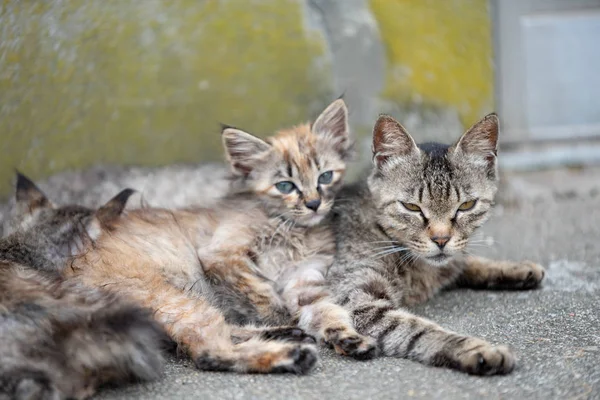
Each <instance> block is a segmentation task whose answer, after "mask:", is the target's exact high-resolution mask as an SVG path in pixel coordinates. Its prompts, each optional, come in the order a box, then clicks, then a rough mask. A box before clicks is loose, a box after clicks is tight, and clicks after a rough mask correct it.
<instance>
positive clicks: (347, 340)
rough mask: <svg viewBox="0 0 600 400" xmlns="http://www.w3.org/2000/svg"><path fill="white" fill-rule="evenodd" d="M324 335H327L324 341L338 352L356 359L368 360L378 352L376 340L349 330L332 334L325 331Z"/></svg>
mask: <svg viewBox="0 0 600 400" xmlns="http://www.w3.org/2000/svg"><path fill="white" fill-rule="evenodd" d="M327 333H329V335H327ZM326 336H329V339H327V340H326V343H327V344H328V345H329V346H330V347H333V349H334V350H335V352H336V353H338V354H341V355H344V356H349V357H352V358H355V359H357V360H370V359H372V358H375V357H377V355H378V354H379V347H378V346H377V341H376V340H375V339H373V338H371V337H368V336H363V335H360V334H358V333H356V332H351V331H342V332H336V333H334V334H332V333H331V332H326Z"/></svg>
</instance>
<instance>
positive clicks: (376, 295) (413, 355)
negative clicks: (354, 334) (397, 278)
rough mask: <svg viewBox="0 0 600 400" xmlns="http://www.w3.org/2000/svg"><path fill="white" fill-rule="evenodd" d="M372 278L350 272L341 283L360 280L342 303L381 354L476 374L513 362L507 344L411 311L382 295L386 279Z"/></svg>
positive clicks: (493, 371)
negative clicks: (455, 329)
mask: <svg viewBox="0 0 600 400" xmlns="http://www.w3.org/2000/svg"><path fill="white" fill-rule="evenodd" d="M372 278H373V277H372ZM373 279H374V280H371V281H365V280H364V274H363V275H362V281H361V280H360V279H353V277H352V276H350V277H349V278H348V280H347V281H345V283H344V284H345V285H346V288H348V287H349V286H351V282H362V284H360V283H358V284H355V285H354V287H353V288H352V290H350V291H348V292H347V293H349V295H348V296H347V297H345V298H343V299H342V301H341V303H343V304H345V307H346V308H347V309H348V310H350V312H351V314H352V316H353V320H354V325H355V326H356V329H357V330H358V331H359V332H360V333H362V334H364V335H369V336H371V337H373V338H375V339H376V340H377V343H378V345H379V347H380V349H381V352H382V354H384V355H386V356H391V357H400V358H408V359H411V360H415V361H419V362H421V363H423V364H427V365H432V366H439V367H450V368H454V369H457V370H459V371H463V372H467V373H469V374H476V375H493V374H506V373H509V372H511V371H512V369H513V368H514V366H515V357H514V355H513V354H512V352H511V350H509V349H508V348H507V347H505V346H494V345H492V344H490V343H488V342H486V341H484V340H481V339H478V338H474V337H469V336H465V335H460V334H457V333H454V332H451V331H448V330H446V329H443V328H442V327H440V326H439V325H437V324H435V323H433V322H431V321H429V320H427V319H424V318H420V317H417V316H415V315H412V314H410V313H409V312H407V311H405V310H403V309H401V308H400V307H398V305H397V304H395V303H394V302H393V301H392V300H391V298H390V297H389V296H387V294H386V288H387V287H389V284H387V283H386V282H382V281H377V279H376V278H373ZM380 279H382V278H380ZM382 285H383V286H382Z"/></svg>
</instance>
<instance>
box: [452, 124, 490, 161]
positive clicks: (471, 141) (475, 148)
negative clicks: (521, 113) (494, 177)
mask: <svg viewBox="0 0 600 400" xmlns="http://www.w3.org/2000/svg"><path fill="white" fill-rule="evenodd" d="M498 129H499V121H498V116H497V115H496V114H495V113H492V114H489V115H486V116H485V117H483V119H481V120H480V121H479V122H477V123H476V124H475V125H473V126H472V127H471V128H469V130H468V131H467V132H465V133H464V134H463V135H462V137H461V138H460V139H459V140H458V142H457V143H456V145H455V151H456V152H457V153H460V154H463V155H466V156H468V158H469V160H471V161H473V162H475V163H485V164H486V165H487V166H488V167H491V168H495V167H496V156H497V154H498Z"/></svg>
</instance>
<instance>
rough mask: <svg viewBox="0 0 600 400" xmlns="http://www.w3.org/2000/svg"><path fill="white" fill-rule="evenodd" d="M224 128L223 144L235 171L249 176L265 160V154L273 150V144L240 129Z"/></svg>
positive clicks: (237, 173)
mask: <svg viewBox="0 0 600 400" xmlns="http://www.w3.org/2000/svg"><path fill="white" fill-rule="evenodd" d="M223 128H224V129H223V132H222V138H223V146H224V147H225V154H226V157H227V161H229V163H230V164H231V168H232V170H233V173H234V174H236V175H241V176H248V175H249V174H250V172H252V170H253V169H254V168H255V167H256V166H257V165H258V164H259V163H260V162H261V161H262V160H263V158H264V156H265V154H266V153H267V152H268V151H269V150H271V145H269V144H268V143H267V142H265V141H264V140H262V139H260V138H257V137H256V136H254V135H251V134H249V133H247V132H244V131H241V130H239V129H235V128H231V127H223Z"/></svg>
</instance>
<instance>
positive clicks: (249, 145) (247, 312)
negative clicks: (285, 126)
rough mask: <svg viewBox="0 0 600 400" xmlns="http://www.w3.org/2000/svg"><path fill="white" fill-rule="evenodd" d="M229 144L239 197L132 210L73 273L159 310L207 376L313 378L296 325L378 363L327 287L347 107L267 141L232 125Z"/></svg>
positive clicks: (226, 135) (335, 107) (310, 355)
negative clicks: (329, 219) (327, 220)
mask: <svg viewBox="0 0 600 400" xmlns="http://www.w3.org/2000/svg"><path fill="white" fill-rule="evenodd" d="M223 139H224V144H225V147H226V149H227V155H228V158H229V161H230V163H231V166H232V171H233V175H234V178H233V186H232V194H231V195H230V196H228V197H226V198H225V199H223V200H222V201H221V202H220V203H219V204H218V205H217V206H215V207H211V208H194V209H186V210H173V211H171V210H165V209H152V208H146V209H140V210H134V211H131V212H130V213H129V214H128V216H127V217H126V218H122V219H120V221H119V222H118V223H117V224H116V226H115V229H113V230H112V231H111V232H108V233H107V234H101V235H100V237H99V238H98V240H97V241H96V242H95V246H94V247H93V248H90V249H89V251H88V252H86V253H85V254H84V255H82V256H81V257H79V258H75V259H74V260H73V263H72V268H69V269H67V271H66V272H67V273H68V274H72V275H76V276H78V277H80V278H81V279H82V280H83V281H84V282H86V284H89V285H94V286H98V287H105V288H107V289H109V290H111V291H115V292H118V293H126V294H127V295H128V296H129V297H130V298H132V299H133V300H135V301H136V302H137V303H138V304H141V305H143V306H145V307H148V308H150V309H152V310H153V313H154V316H155V318H156V320H157V321H159V322H160V323H161V325H162V326H164V327H165V329H166V331H167V332H168V334H169V335H170V336H171V338H172V339H173V340H174V341H175V342H177V344H178V345H179V346H180V348H182V349H183V350H184V351H186V352H187V353H188V354H189V355H190V356H191V357H192V358H193V359H194V361H195V362H196V364H197V365H198V367H199V368H202V369H213V370H224V371H238V372H296V373H303V372H307V371H308V370H310V369H311V368H312V366H313V365H314V363H315V361H316V349H315V347H314V345H313V344H312V343H306V342H307V341H308V342H310V341H314V339H312V338H311V337H310V336H308V335H306V334H304V333H303V331H301V330H299V329H296V328H293V326H295V325H297V324H298V325H299V326H300V327H301V328H303V329H305V330H307V331H308V333H309V334H311V335H315V336H317V337H318V338H319V339H323V340H326V341H328V342H330V343H331V344H332V345H333V346H334V347H335V348H336V349H337V350H338V351H339V352H341V353H347V354H350V355H353V356H355V357H359V358H361V357H368V356H370V355H371V354H372V352H373V350H374V345H373V342H372V340H371V339H368V338H365V337H362V336H360V335H358V334H357V333H356V331H355V330H354V329H353V328H352V326H351V322H350V317H349V315H348V314H347V312H346V311H345V310H343V309H342V308H341V307H339V306H337V305H334V304H332V303H331V302H330V301H329V297H328V295H329V293H328V291H327V288H326V287H325V286H324V280H325V278H324V277H325V274H326V271H327V268H328V267H329V265H330V264H331V262H332V261H333V257H334V253H335V246H334V239H333V236H332V234H331V232H330V231H329V230H328V229H327V228H325V227H324V226H321V225H319V222H320V221H321V220H322V219H323V218H324V217H325V216H326V215H327V213H328V212H329V210H330V208H331V206H332V204H333V199H334V196H335V193H336V192H337V190H338V188H339V187H340V186H341V179H342V176H343V173H344V170H345V159H346V157H347V154H348V151H349V138H348V127H347V110H346V107H345V105H344V103H343V102H342V101H341V100H338V101H336V102H334V103H333V104H332V105H331V106H329V107H328V108H327V109H326V110H325V111H324V112H323V113H322V114H321V116H320V117H319V118H318V119H317V121H316V122H315V123H314V124H313V125H312V126H309V125H301V126H298V127H295V128H293V129H289V130H285V131H281V132H279V133H278V135H277V136H274V137H272V138H270V139H268V141H267V142H265V141H263V140H261V139H259V138H256V137H253V136H252V135H249V134H247V133H245V132H243V131H239V130H237V129H233V128H226V129H225V130H224V132H223ZM234 324H235V325H234ZM242 324H244V325H243V326H242ZM246 324H260V325H265V324H267V325H271V326H276V327H275V328H256V327H255V325H246ZM281 325H286V326H284V327H281ZM290 325H291V326H290ZM331 325H333V326H335V327H336V329H337V330H335V331H332V330H329V329H328V328H329V327H330V326H331Z"/></svg>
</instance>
